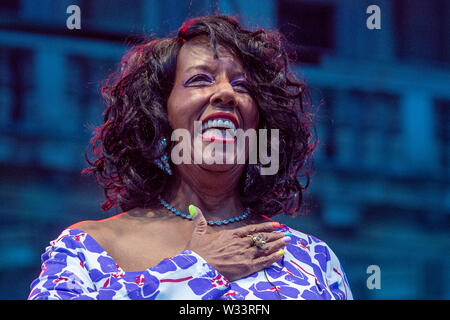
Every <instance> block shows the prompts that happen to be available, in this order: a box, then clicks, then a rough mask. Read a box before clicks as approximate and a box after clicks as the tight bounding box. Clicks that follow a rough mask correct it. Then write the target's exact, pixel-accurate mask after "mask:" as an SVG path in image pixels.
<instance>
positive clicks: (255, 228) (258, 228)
mask: <svg viewBox="0 0 450 320" xmlns="http://www.w3.org/2000/svg"><path fill="white" fill-rule="evenodd" d="M279 227H280V223H279V222H276V221H272V222H264V223H258V224H251V225H248V226H244V227H240V228H237V229H235V230H234V234H235V235H237V236H239V237H245V236H247V235H249V234H253V233H258V232H272V231H275V230H276V229H278V228H279Z"/></svg>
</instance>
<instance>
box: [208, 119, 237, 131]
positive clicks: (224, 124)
mask: <svg viewBox="0 0 450 320" xmlns="http://www.w3.org/2000/svg"><path fill="white" fill-rule="evenodd" d="M209 128H224V129H233V131H234V132H236V126H235V125H234V123H233V121H230V120H228V119H224V118H219V119H214V120H209V121H207V122H206V123H204V124H203V126H202V130H205V129H209Z"/></svg>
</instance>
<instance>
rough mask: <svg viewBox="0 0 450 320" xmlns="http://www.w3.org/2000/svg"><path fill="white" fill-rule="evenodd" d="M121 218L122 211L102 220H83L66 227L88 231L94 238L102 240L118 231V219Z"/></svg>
mask: <svg viewBox="0 0 450 320" xmlns="http://www.w3.org/2000/svg"><path fill="white" fill-rule="evenodd" d="M122 219H123V213H121V214H118V215H115V216H112V217H110V218H106V219H102V220H85V221H80V222H77V223H75V224H73V225H71V226H70V227H69V228H68V229H78V230H82V231H84V232H86V233H88V234H89V235H90V236H92V237H93V238H94V239H96V240H98V241H100V242H102V240H106V239H108V238H110V237H111V235H113V234H115V233H116V232H117V231H118V227H119V226H120V223H118V222H119V220H122Z"/></svg>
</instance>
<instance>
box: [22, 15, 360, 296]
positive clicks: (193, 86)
mask: <svg viewBox="0 0 450 320" xmlns="http://www.w3.org/2000/svg"><path fill="white" fill-rule="evenodd" d="M303 88H304V84H303V83H301V82H300V81H298V80H297V79H296V78H295V77H294V75H293V74H292V73H290V72H289V68H288V57H287V53H286V52H285V50H284V48H283V42H282V38H281V36H280V35H279V34H278V33H277V32H266V31H264V30H258V31H256V32H252V31H248V30H245V29H243V28H241V26H240V25H239V24H238V23H237V22H236V21H235V20H234V19H233V18H230V17H228V16H223V15H214V16H206V17H200V18H195V19H191V20H189V21H187V22H185V23H184V24H183V26H182V27H181V28H180V29H179V32H178V36H177V37H176V38H166V39H157V40H153V41H149V42H147V43H144V44H141V45H139V46H137V47H136V48H135V49H134V50H133V51H131V53H130V54H129V55H127V56H126V57H125V58H124V59H123V61H122V68H121V71H120V73H119V74H118V77H116V78H110V80H109V83H107V85H105V87H104V88H103V91H102V92H103V94H104V97H105V98H106V100H107V104H108V107H107V109H106V112H105V114H104V120H105V123H104V124H103V125H102V126H100V127H99V128H97V130H96V134H95V136H94V138H93V139H92V141H91V142H92V144H93V150H94V154H96V155H97V159H96V161H95V162H93V163H92V162H90V161H89V160H87V161H88V162H89V164H90V165H91V166H92V167H91V168H89V169H86V170H85V172H88V173H93V174H95V175H96V178H97V181H98V182H99V183H100V185H101V186H103V187H104V189H105V195H106V198H107V200H106V201H105V202H104V204H103V206H102V208H103V209H104V210H108V209H110V208H111V207H113V206H119V207H120V208H121V209H122V210H123V212H122V213H121V214H118V215H116V216H113V217H111V218H108V219H105V220H101V221H83V222H80V223H77V224H75V225H73V226H71V227H69V228H67V229H66V230H64V231H63V232H62V233H61V235H60V236H59V237H58V238H57V239H56V240H54V241H52V242H51V245H50V246H49V247H47V249H46V252H45V253H44V254H43V256H42V262H43V264H42V272H41V274H40V276H39V278H38V279H36V280H35V281H34V282H33V283H32V285H31V293H30V296H29V299H349V298H352V295H351V291H350V288H349V285H348V282H347V279H346V277H345V274H344V271H343V269H342V267H341V265H340V263H339V261H338V259H337V257H336V256H335V254H334V253H333V251H331V249H330V248H329V247H328V246H327V245H326V244H325V243H324V242H322V241H320V240H319V239H317V238H315V237H313V236H310V235H305V234H303V233H301V232H299V231H296V230H293V229H290V228H289V227H287V226H284V225H280V224H279V223H278V222H275V221H272V220H270V218H269V217H271V216H273V215H275V214H278V213H281V212H284V213H286V214H292V213H293V212H295V211H298V209H299V206H300V205H301V202H302V201H301V191H302V188H306V187H302V186H301V185H300V184H299V182H298V176H299V173H300V169H302V168H304V167H305V166H304V164H305V162H306V161H307V160H308V158H309V157H310V156H311V155H312V152H313V149H314V143H312V142H311V141H310V137H311V133H310V131H309V128H310V125H311V120H310V117H309V114H308V113H306V112H305V111H304V110H303V104H302V100H301V96H302V89H303ZM199 121H200V122H199ZM196 123H197V124H198V123H200V124H201V132H200V133H198V132H197V133H196V132H195V128H194V127H195V125H196ZM238 129H241V130H242V131H243V132H249V131H250V130H256V129H270V130H273V129H277V131H276V134H277V138H278V141H277V146H276V148H275V147H274V145H273V144H272V145H271V148H268V149H269V150H271V156H274V155H275V156H277V159H276V160H277V161H278V167H277V172H276V173H275V174H262V172H263V169H264V168H266V167H268V166H270V165H271V164H270V163H267V162H266V163H261V162H262V161H259V160H258V162H257V163H249V161H246V163H245V164H241V163H238V162H237V161H234V162H232V163H231V162H219V161H206V160H207V158H208V157H210V158H211V157H215V159H216V160H217V158H221V159H225V158H228V157H230V156H231V157H232V158H233V159H234V160H236V159H237V158H236V157H237V152H231V153H230V152H229V151H228V149H226V148H225V146H226V145H227V146H228V145H233V144H235V143H236V142H235V140H234V139H233V133H235V132H236V130H238ZM180 130H183V132H184V133H188V136H185V137H184V139H185V140H184V143H185V145H186V143H187V145H191V146H194V145H197V147H198V146H200V151H201V153H202V155H203V156H204V158H201V159H202V160H204V161H182V162H180V163H178V164H176V165H175V164H174V161H173V159H174V156H176V155H177V154H176V153H174V152H173V151H174V150H175V148H176V147H177V146H176V145H175V143H174V141H176V139H174V132H180ZM272 132H275V131H272ZM230 134H231V137H232V138H231V139H230V138H229V137H230V136H229V135H230ZM274 135H275V133H274ZM186 137H187V138H186ZM199 139H200V140H199ZM199 141H200V142H199ZM271 141H272V140H271ZM266 142H267V140H266ZM212 143H215V144H216V146H217V143H219V148H215V149H214V151H213V152H210V153H207V152H205V151H206V150H207V149H208V148H209V147H210V145H211V144H212ZM97 144H99V145H97ZM220 146H222V147H223V148H220ZM264 147H265V146H264V145H261V144H259V148H257V149H262V148H264ZM194 149H195V148H187V149H183V150H182V151H181V153H182V157H183V159H185V160H195V159H194V158H195V157H196V155H195V152H198V148H197V151H195V150H194ZM244 149H245V150H244V156H245V159H246V160H249V156H250V153H251V151H252V150H254V149H255V148H254V146H251V145H250V146H246V147H245V148H244ZM177 150H179V149H177ZM277 151H278V153H277ZM178 155H179V156H180V154H178ZM271 159H275V158H273V157H272V158H271ZM274 161H275V160H273V161H272V162H274ZM305 175H306V177H307V178H309V175H308V171H307V172H306V174H305ZM308 181H309V179H308Z"/></svg>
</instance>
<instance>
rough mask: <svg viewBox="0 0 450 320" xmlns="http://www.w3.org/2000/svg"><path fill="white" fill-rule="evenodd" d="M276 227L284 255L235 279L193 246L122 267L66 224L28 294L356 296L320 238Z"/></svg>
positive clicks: (32, 297)
mask: <svg viewBox="0 0 450 320" xmlns="http://www.w3.org/2000/svg"><path fill="white" fill-rule="evenodd" d="M277 231H283V232H286V231H288V232H290V233H292V241H291V243H290V244H289V245H288V246H287V247H286V248H285V250H284V251H285V254H284V256H283V257H281V258H280V260H279V261H278V262H276V263H274V264H273V265H272V266H270V267H268V268H266V270H265V271H266V272H264V270H261V271H259V272H256V273H254V274H252V275H249V276H247V277H245V278H242V279H239V280H236V281H233V282H230V281H228V280H227V279H226V278H225V277H224V276H223V275H221V274H220V273H218V272H217V270H215V269H214V268H213V267H212V266H210V265H209V264H208V263H207V262H206V261H205V260H204V259H203V258H202V257H200V256H199V255H198V254H196V253H195V252H193V251H189V250H184V251H183V252H181V253H179V254H178V255H176V256H174V257H172V258H167V259H164V260H162V261H161V262H160V263H159V264H158V265H156V266H153V267H150V268H148V269H147V270H143V271H132V272H124V271H123V270H122V269H121V268H120V266H118V265H117V263H116V262H115V261H114V260H113V258H112V257H111V256H110V255H109V254H108V253H107V252H106V251H105V250H104V249H103V248H102V247H101V246H100V245H99V244H98V243H97V242H96V241H95V239H94V238H92V237H91V236H90V235H89V234H87V233H86V232H84V231H82V230H78V229H66V230H64V231H63V232H62V233H61V234H60V236H59V237H58V238H57V239H55V240H53V241H51V242H50V246H48V247H47V248H46V251H45V252H44V254H43V255H42V271H41V273H40V275H39V277H38V278H37V279H36V280H34V281H33V282H32V284H31V292H30V295H29V297H28V299H30V300H36V299H108V300H109V299H133V300H134V299H165V300H181V299H187V300H194V299H204V300H258V299H263V300H275V299H279V298H280V297H281V298H282V299H352V293H351V291H350V287H349V284H348V281H347V278H346V276H345V273H344V270H343V269H342V266H341V265H340V263H339V260H338V258H337V257H336V255H335V254H334V253H333V251H332V250H331V249H330V248H329V247H328V246H327V245H326V244H325V243H324V242H323V241H321V240H319V239H317V238H315V237H313V236H311V235H306V234H303V233H301V232H299V231H296V230H293V229H291V228H288V227H287V226H284V225H282V226H281V227H280V229H279V230H277ZM265 273H266V274H267V277H268V279H269V280H270V282H269V281H268V280H267V278H266V275H265ZM277 291H278V292H277Z"/></svg>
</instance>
